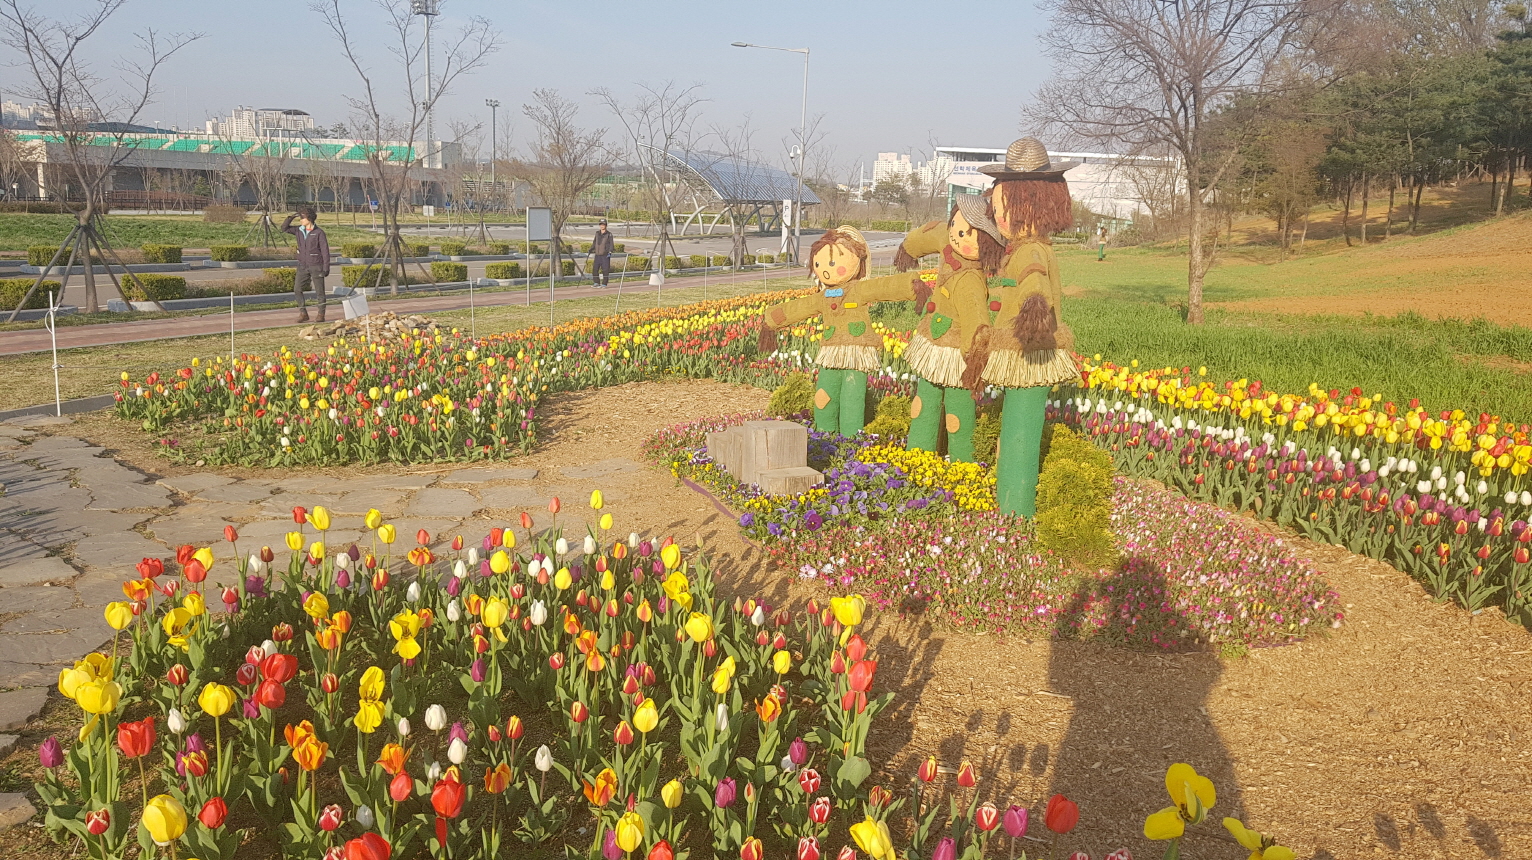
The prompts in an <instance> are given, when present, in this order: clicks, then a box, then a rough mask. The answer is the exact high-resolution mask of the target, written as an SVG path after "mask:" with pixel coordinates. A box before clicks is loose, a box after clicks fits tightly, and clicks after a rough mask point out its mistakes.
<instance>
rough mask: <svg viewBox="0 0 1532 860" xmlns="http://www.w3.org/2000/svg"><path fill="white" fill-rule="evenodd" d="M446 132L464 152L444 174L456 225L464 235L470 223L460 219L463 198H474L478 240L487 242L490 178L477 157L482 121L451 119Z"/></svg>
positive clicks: (472, 199) (483, 242) (482, 129)
mask: <svg viewBox="0 0 1532 860" xmlns="http://www.w3.org/2000/svg"><path fill="white" fill-rule="evenodd" d="M447 128H448V133H450V134H451V135H452V140H453V142H454V143H456V144H457V145H458V146H459V147H460V148H461V151H462V153H463V158H462V160H461V161H459V162H458V163H457V164H455V165H453V166H452V167H450V168H448V169H447V171H446V173H447V175H448V176H449V177H451V181H452V186H453V189H454V196H455V197H456V198H457V199H456V201H455V203H456V205H455V206H453V208H454V209H455V210H457V212H458V218H459V221H458V223H459V226H460V227H461V228H462V231H463V236H464V237H467V236H468V231H469V224H468V222H467V221H466V220H464V219H463V215H462V212H463V205H464V201H468V200H471V201H473V207H474V209H475V210H476V211H477V212H478V222H479V224H478V230H479V243H480V244H488V243H489V226H488V225H487V224H486V223H485V220H484V218H485V215H484V210H485V206H486V205H487V199H486V198H487V196H488V194H487V191H486V190H487V189H488V188H489V187H490V186H489V180H488V179H487V178H486V177H485V176H484V162H483V161H482V160H481V159H480V155H481V150H482V149H483V148H484V123H482V122H477V121H472V122H471V121H468V120H458V119H455V120H452V121H450V122H448V123H447Z"/></svg>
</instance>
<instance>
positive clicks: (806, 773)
mask: <svg viewBox="0 0 1532 860" xmlns="http://www.w3.org/2000/svg"><path fill="white" fill-rule="evenodd" d="M798 787H799V788H801V789H803V793H804V794H808V795H812V794H814V793H815V792H817V791H819V771H817V770H814V769H813V768H811V767H806V768H804V769H803V770H802V771H801V772H800V773H799V774H798Z"/></svg>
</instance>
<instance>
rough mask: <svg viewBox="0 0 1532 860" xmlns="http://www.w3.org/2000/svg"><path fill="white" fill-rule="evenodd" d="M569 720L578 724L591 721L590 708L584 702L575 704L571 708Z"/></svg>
mask: <svg viewBox="0 0 1532 860" xmlns="http://www.w3.org/2000/svg"><path fill="white" fill-rule="evenodd" d="M569 718H570V719H571V720H574V721H575V722H577V723H583V722H585V721H586V720H588V719H590V708H587V707H586V706H585V703H584V702H575V703H573V704H571V705H570V706H569Z"/></svg>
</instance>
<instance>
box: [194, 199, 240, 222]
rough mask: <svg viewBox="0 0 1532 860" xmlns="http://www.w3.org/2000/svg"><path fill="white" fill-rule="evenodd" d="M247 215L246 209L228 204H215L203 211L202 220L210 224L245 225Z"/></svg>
mask: <svg viewBox="0 0 1532 860" xmlns="http://www.w3.org/2000/svg"><path fill="white" fill-rule="evenodd" d="M245 215H246V212H245V207H243V206H231V205H229V204H227V203H215V204H213V205H211V206H209V207H207V208H206V209H203V210H202V220H203V221H205V222H207V223H209V224H243V223H245Z"/></svg>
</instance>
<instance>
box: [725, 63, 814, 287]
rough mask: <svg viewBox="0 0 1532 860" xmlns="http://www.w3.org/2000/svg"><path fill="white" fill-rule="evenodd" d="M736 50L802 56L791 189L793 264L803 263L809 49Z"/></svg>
mask: <svg viewBox="0 0 1532 860" xmlns="http://www.w3.org/2000/svg"><path fill="white" fill-rule="evenodd" d="M731 44H732V45H733V46H734V47H736V48H763V49H765V50H767V51H787V52H788V53H791V54H802V55H803V104H802V107H801V108H800V110H799V114H798V157H797V159H796V160H795V163H794V165H793V166H794V168H795V169H796V173H797V176H796V179H797V180H798V185H797V187H796V188H794V189H793V262H794V263H802V262H803V238H802V232H803V164H804V156H805V155H807V154H808V140H807V138H806V137H805V135H807V134H808V122H809V49H808V48H778V47H774V46H772V45H752V44H751V43H749V42H733V43H731Z"/></svg>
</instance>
